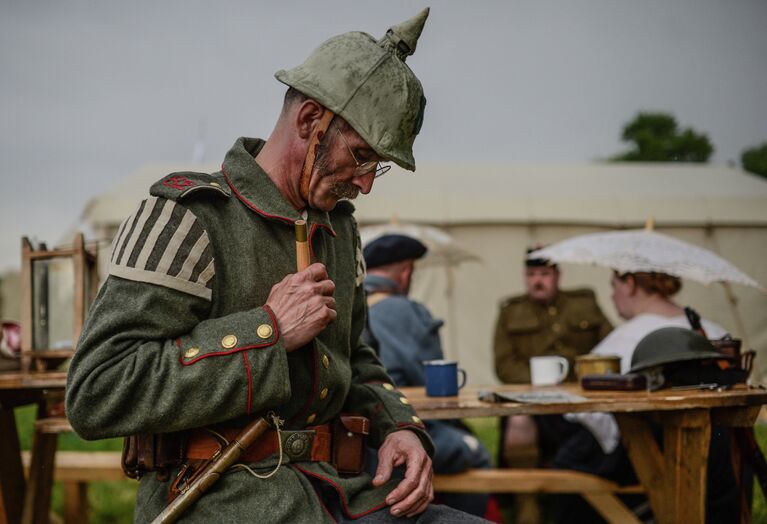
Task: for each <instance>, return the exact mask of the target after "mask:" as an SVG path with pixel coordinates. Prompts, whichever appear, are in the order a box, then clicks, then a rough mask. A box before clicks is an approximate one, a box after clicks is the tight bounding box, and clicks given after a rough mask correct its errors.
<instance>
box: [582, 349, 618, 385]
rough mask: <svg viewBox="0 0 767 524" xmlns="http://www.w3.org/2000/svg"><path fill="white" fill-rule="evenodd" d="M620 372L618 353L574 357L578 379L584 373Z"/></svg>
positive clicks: (603, 373) (584, 374)
mask: <svg viewBox="0 0 767 524" xmlns="http://www.w3.org/2000/svg"><path fill="white" fill-rule="evenodd" d="M620 372H621V357H619V356H618V355H580V356H578V357H575V375H576V376H577V377H578V380H580V379H581V378H582V377H584V376H586V375H605V374H607V373H620Z"/></svg>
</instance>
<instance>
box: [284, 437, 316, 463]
mask: <svg viewBox="0 0 767 524" xmlns="http://www.w3.org/2000/svg"><path fill="white" fill-rule="evenodd" d="M281 433H282V435H281V437H282V450H283V452H284V453H285V455H287V456H288V458H290V461H291V462H310V461H311V460H312V447H313V445H314V430H312V429H308V430H298V431H282V432H281Z"/></svg>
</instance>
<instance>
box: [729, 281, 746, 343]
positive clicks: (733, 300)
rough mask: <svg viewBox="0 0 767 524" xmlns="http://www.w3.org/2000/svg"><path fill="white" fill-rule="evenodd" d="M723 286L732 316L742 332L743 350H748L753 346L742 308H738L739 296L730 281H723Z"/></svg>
mask: <svg viewBox="0 0 767 524" xmlns="http://www.w3.org/2000/svg"><path fill="white" fill-rule="evenodd" d="M722 286H724V294H725V295H726V296H727V302H729V304H730V311H731V312H732V318H733V319H735V327H736V328H737V329H738V331H739V332H740V338H741V339H742V340H743V350H744V351H745V350H748V349H749V348H750V347H751V344H749V340H748V334H747V333H746V327H745V325H744V324H743V318H742V317H741V316H740V310H739V309H738V297H736V296H735V293H733V292H732V286H731V285H730V283H729V282H722Z"/></svg>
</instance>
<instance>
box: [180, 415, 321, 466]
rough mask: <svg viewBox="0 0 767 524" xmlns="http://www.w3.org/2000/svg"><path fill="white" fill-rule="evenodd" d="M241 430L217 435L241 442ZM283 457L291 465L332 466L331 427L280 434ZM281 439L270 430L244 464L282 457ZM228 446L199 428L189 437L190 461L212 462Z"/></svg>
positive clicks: (247, 452)
mask: <svg viewBox="0 0 767 524" xmlns="http://www.w3.org/2000/svg"><path fill="white" fill-rule="evenodd" d="M240 431H241V429H238V428H228V429H221V430H217V431H216V432H217V433H218V434H219V435H221V436H222V437H224V438H225V439H226V440H227V441H228V442H231V441H233V440H234V439H236V438H237V435H238V434H239V433H240ZM279 433H280V437H281V440H282V452H283V456H284V457H286V458H288V459H290V461H291V462H307V461H311V462H330V460H331V456H332V455H331V448H332V440H333V439H332V435H333V432H332V429H331V426H330V424H323V425H321V426H310V427H308V428H306V429H304V430H297V431H291V430H280V432H279ZM280 437H278V434H277V431H275V430H269V431H267V432H266V433H264V434H263V435H261V437H259V438H258V440H256V441H255V442H254V443H253V444H252V445H251V446H250V447H249V448H248V449H246V450H245V451H244V452H243V453H242V455H240V459H239V461H240V462H259V461H261V460H264V459H265V458H267V457H268V456H270V455H273V454H276V453H279V451H280V444H279V442H280ZM224 446H226V444H225V443H224V442H221V439H220V438H218V437H217V436H215V435H214V434H213V433H211V432H209V431H206V430H205V429H203V428H197V429H194V430H192V431H191V433H190V434H189V440H188V441H187V446H186V458H187V459H192V460H209V459H210V458H211V457H213V455H215V454H216V453H217V452H218V451H220V450H221V449H222V448H223V447H224Z"/></svg>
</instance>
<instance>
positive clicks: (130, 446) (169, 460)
mask: <svg viewBox="0 0 767 524" xmlns="http://www.w3.org/2000/svg"><path fill="white" fill-rule="evenodd" d="M184 441H185V435H184V433H142V434H138V435H131V436H129V437H125V440H124V441H123V452H122V461H121V465H122V469H123V472H124V473H125V475H126V476H127V477H130V478H132V479H139V478H141V476H142V475H144V474H145V473H148V472H150V471H155V472H157V476H158V477H159V479H160V480H167V478H168V474H169V472H170V470H171V469H173V468H175V467H178V466H179V465H181V463H182V462H183V461H184V448H185V445H184Z"/></svg>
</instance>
